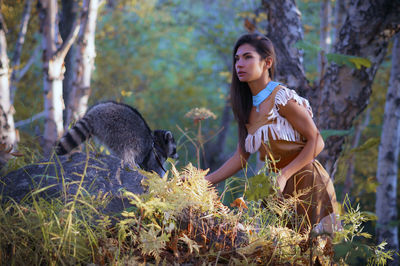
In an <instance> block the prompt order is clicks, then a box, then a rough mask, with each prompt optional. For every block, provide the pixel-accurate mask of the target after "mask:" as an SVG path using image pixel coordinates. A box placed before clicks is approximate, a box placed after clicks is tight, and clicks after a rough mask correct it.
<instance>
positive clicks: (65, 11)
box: [60, 0, 78, 128]
mask: <svg viewBox="0 0 400 266" xmlns="http://www.w3.org/2000/svg"><path fill="white" fill-rule="evenodd" d="M61 3H62V10H61V19H60V34H61V38H62V39H63V40H66V39H67V38H68V35H69V34H70V32H71V30H72V27H73V24H74V21H75V20H76V17H77V12H78V5H77V4H78V2H77V0H62V1H61ZM75 53H76V45H75V44H73V45H72V46H71V48H70V49H69V51H68V53H67V56H66V57H65V62H64V64H65V73H64V80H63V99H64V104H65V106H66V107H68V106H69V95H70V92H71V90H72V83H73V82H74V63H75ZM67 112H68V108H65V110H64V113H63V119H64V128H68V124H67V120H68V119H67Z"/></svg>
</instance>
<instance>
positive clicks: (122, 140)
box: [55, 101, 178, 176]
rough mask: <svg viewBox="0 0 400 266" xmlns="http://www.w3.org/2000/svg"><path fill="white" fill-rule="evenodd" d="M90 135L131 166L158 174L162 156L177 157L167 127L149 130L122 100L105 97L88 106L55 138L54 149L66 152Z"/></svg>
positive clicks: (60, 152) (143, 121) (61, 153)
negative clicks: (65, 131)
mask: <svg viewBox="0 0 400 266" xmlns="http://www.w3.org/2000/svg"><path fill="white" fill-rule="evenodd" d="M91 136H94V137H96V138H97V139H98V140H100V142H102V143H103V144H105V145H106V146H107V147H108V148H109V149H110V150H111V152H112V153H113V154H114V155H116V156H117V157H119V158H121V159H122V160H123V162H126V163H128V165H130V166H131V167H137V166H139V167H140V168H142V169H143V170H146V171H155V172H156V173H158V174H159V175H160V176H162V175H163V174H164V172H165V169H164V167H163V163H164V162H165V160H166V159H167V158H168V157H170V158H174V159H176V158H177V157H178V155H177V153H176V143H175V140H174V137H173V136H172V133H171V132H170V131H167V130H154V131H151V129H150V127H149V126H148V125H147V123H146V121H145V120H144V118H143V117H142V115H141V114H140V113H139V112H138V111H137V110H136V109H135V108H133V107H131V106H129V105H126V104H123V103H117V102H114V101H105V102H100V103H98V104H95V105H93V106H92V107H90V108H89V109H88V110H87V112H86V114H85V115H84V116H83V117H82V118H81V119H80V120H78V121H77V122H76V124H75V125H74V126H73V127H72V128H71V129H70V130H69V131H68V132H67V133H66V134H65V135H64V136H63V137H62V138H61V139H60V140H59V141H58V143H57V146H56V148H55V150H56V153H57V154H59V155H64V154H67V153H69V152H70V151H71V150H72V149H74V148H75V147H77V146H79V145H80V144H81V143H82V142H84V141H85V140H87V139H88V138H90V137H91Z"/></svg>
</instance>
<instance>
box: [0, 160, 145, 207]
mask: <svg viewBox="0 0 400 266" xmlns="http://www.w3.org/2000/svg"><path fill="white" fill-rule="evenodd" d="M82 176H83V179H82ZM143 178H144V176H143V175H142V174H140V173H139V172H138V171H134V170H130V169H128V168H125V167H121V160H120V159H119V158H117V157H114V156H111V155H103V154H101V155H95V154H89V155H86V154H85V153H80V152H77V153H73V154H72V155H65V156H58V157H53V158H52V159H50V160H45V161H41V162H38V163H34V164H31V165H27V166H25V167H23V168H20V169H18V170H15V171H13V172H10V173H8V174H7V175H6V176H3V177H0V195H2V197H1V196H0V197H1V198H2V200H1V201H2V202H6V201H8V200H10V198H12V199H14V200H15V201H17V202H20V201H21V200H23V199H24V198H26V200H29V196H30V193H31V192H32V191H38V190H39V189H40V188H46V187H48V188H46V189H44V190H43V191H42V192H40V193H38V196H39V197H43V198H46V199H50V198H52V197H58V196H60V195H67V196H71V195H75V194H76V192H77V189H78V187H79V184H80V181H81V180H82V187H83V188H84V189H85V190H86V191H87V192H88V193H89V194H90V195H97V194H99V193H100V192H102V193H103V194H104V193H107V192H108V193H109V194H111V195H112V200H111V201H110V203H109V204H108V205H107V207H106V208H105V209H104V211H103V212H104V213H105V214H113V213H118V212H120V211H122V210H123V209H124V208H125V207H127V206H129V203H128V202H127V200H126V199H125V200H124V199H122V197H121V195H122V191H121V190H123V189H125V190H128V191H130V192H132V193H135V194H142V193H143V192H144V189H143V187H142V185H141V181H142V179H143ZM83 193H85V192H83Z"/></svg>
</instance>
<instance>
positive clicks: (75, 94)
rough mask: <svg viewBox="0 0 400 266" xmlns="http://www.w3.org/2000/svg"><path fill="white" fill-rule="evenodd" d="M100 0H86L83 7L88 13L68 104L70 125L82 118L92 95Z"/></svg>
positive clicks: (83, 22) (68, 121) (83, 24)
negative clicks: (91, 86)
mask: <svg viewBox="0 0 400 266" xmlns="http://www.w3.org/2000/svg"><path fill="white" fill-rule="evenodd" d="M99 5H100V1H99V0H84V1H83V8H84V12H87V15H86V16H85V18H84V19H83V20H82V26H81V31H80V32H79V37H78V44H77V48H76V54H75V64H74V68H75V69H74V79H73V80H74V82H73V84H72V89H71V91H70V95H69V99H68V106H67V121H66V123H65V125H66V126H68V125H69V124H70V123H71V122H72V121H73V120H77V119H79V118H81V117H82V116H83V115H84V114H85V112H86V109H87V105H88V101H89V96H90V79H91V76H92V71H93V69H94V59H95V57H96V50H95V33H96V20H97V12H98V9H99Z"/></svg>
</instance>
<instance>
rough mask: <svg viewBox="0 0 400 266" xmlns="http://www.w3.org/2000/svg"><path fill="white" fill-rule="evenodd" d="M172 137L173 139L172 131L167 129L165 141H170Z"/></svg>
mask: <svg viewBox="0 0 400 266" xmlns="http://www.w3.org/2000/svg"><path fill="white" fill-rule="evenodd" d="M172 139H173V137H172V133H171V131H165V133H164V140H165V141H170V140H172Z"/></svg>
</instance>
